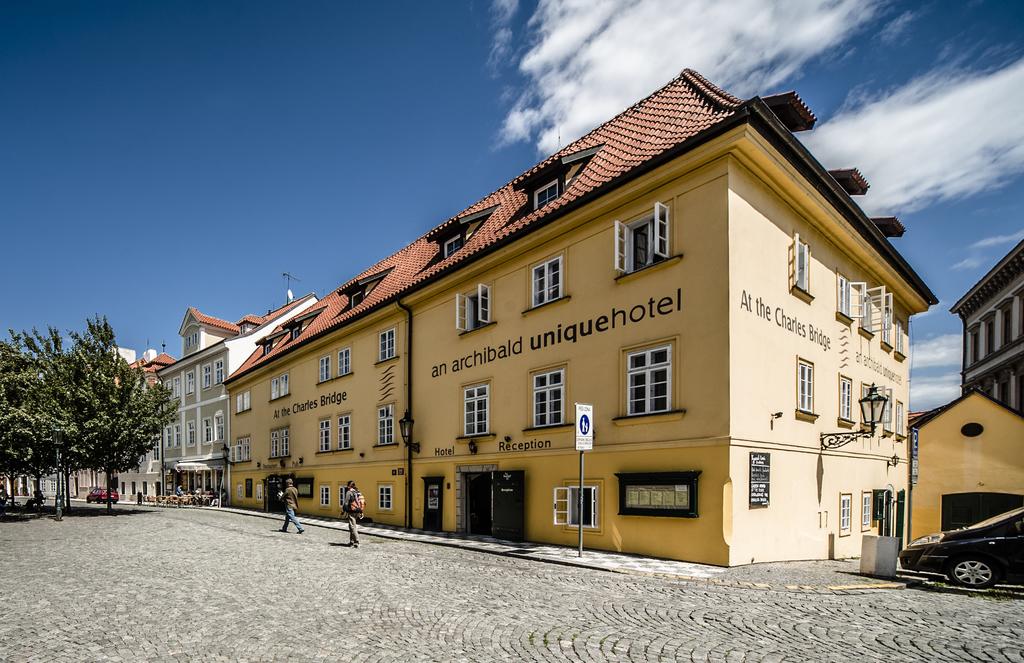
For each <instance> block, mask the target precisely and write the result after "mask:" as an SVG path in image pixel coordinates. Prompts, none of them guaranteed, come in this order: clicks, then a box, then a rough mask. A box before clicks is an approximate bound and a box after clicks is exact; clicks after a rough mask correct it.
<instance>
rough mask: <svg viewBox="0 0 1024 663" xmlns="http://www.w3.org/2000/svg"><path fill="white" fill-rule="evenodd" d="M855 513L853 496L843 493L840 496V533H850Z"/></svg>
mask: <svg viewBox="0 0 1024 663" xmlns="http://www.w3.org/2000/svg"><path fill="white" fill-rule="evenodd" d="M852 512H853V495H849V494H847V493H843V494H842V495H840V496H839V531H840V532H847V533H849V531H850V519H851V514H852Z"/></svg>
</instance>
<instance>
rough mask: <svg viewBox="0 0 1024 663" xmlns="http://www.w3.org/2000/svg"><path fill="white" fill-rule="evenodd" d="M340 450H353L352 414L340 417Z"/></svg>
mask: <svg viewBox="0 0 1024 663" xmlns="http://www.w3.org/2000/svg"><path fill="white" fill-rule="evenodd" d="M338 448H339V449H351V448H352V415H350V414H343V415H341V416H340V417H338Z"/></svg>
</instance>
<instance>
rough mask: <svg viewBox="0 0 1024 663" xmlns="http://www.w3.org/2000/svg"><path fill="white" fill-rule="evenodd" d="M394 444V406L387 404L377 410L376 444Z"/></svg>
mask: <svg viewBox="0 0 1024 663" xmlns="http://www.w3.org/2000/svg"><path fill="white" fill-rule="evenodd" d="M394 442H395V405H394V403H389V404H387V405H382V406H381V407H379V408H377V444H394Z"/></svg>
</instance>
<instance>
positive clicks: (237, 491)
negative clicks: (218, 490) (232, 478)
mask: <svg viewBox="0 0 1024 663" xmlns="http://www.w3.org/2000/svg"><path fill="white" fill-rule="evenodd" d="M247 481H252V479H247ZM243 490H244V488H243V486H242V484H238V485H237V486H235V497H236V498H238V499H242V495H243V494H244V493H243V492H242V491H243ZM246 497H248V495H246Z"/></svg>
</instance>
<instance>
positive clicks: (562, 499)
mask: <svg viewBox="0 0 1024 663" xmlns="http://www.w3.org/2000/svg"><path fill="white" fill-rule="evenodd" d="M569 502H570V495H569V489H568V488H566V487H564V486H557V487H556V488H555V490H554V513H555V524H556V525H568V524H569Z"/></svg>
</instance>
